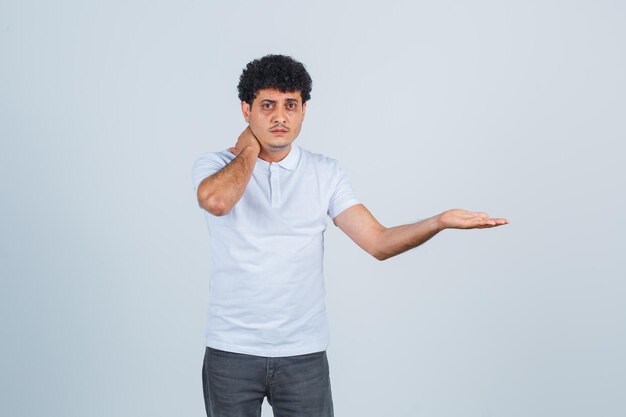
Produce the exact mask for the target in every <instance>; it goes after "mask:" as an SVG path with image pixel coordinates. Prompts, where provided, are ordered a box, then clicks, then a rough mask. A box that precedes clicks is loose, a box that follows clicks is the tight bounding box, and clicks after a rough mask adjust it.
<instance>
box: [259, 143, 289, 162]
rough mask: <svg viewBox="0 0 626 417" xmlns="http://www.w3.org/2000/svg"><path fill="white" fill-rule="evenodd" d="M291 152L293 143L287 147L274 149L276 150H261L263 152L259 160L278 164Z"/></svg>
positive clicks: (260, 153)
mask: <svg viewBox="0 0 626 417" xmlns="http://www.w3.org/2000/svg"><path fill="white" fill-rule="evenodd" d="M290 151H291V143H290V144H289V145H287V146H284V147H280V148H274V149H266V148H263V147H262V148H261V152H259V156H258V157H259V159H262V160H264V161H267V162H278V161H282V160H283V159H284V158H285V157H286V156H287V155H288V154H289V152H290Z"/></svg>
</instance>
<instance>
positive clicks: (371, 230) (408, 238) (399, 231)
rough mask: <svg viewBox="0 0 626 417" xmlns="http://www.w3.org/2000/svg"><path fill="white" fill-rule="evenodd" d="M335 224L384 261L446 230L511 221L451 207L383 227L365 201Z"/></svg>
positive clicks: (340, 215) (335, 219)
mask: <svg viewBox="0 0 626 417" xmlns="http://www.w3.org/2000/svg"><path fill="white" fill-rule="evenodd" d="M333 221H334V223H335V225H336V226H337V227H339V228H340V229H341V230H342V231H343V232H344V233H345V234H346V235H348V236H349V237H350V239H352V240H353V241H354V242H355V243H356V244H357V245H359V246H360V247H361V248H363V249H364V250H365V251H366V252H367V253H369V254H370V255H372V256H373V257H375V258H376V259H378V260H379V261H383V260H385V259H388V258H391V257H393V256H396V255H398V254H400V253H402V252H406V251H407V250H409V249H412V248H415V247H417V246H419V245H421V244H422V243H424V242H426V241H427V240H428V239H430V238H431V237H433V236H435V235H436V234H437V233H439V232H441V231H442V230H444V229H485V228H489V227H497V226H501V225H504V224H508V223H509V221H508V220H507V219H504V218H492V217H489V215H488V214H487V213H483V212H472V211H467V210H463V209H452V210H447V211H444V212H443V213H440V214H437V215H435V216H432V217H429V218H427V219H424V220H421V221H419V222H417V223H412V224H405V225H401V226H395V227H389V228H387V227H384V226H383V225H381V224H380V223H379V222H378V221H377V220H376V218H374V216H373V215H372V213H370V211H369V210H368V209H367V208H366V207H365V206H364V205H363V204H355V205H354V206H352V207H350V208H348V209H346V210H344V211H343V212H342V213H340V214H339V215H338V216H336V217H335V218H334V219H333Z"/></svg>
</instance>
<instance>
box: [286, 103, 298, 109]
mask: <svg viewBox="0 0 626 417" xmlns="http://www.w3.org/2000/svg"><path fill="white" fill-rule="evenodd" d="M287 107H289V108H290V109H295V108H296V107H298V106H297V105H296V103H289V104H287Z"/></svg>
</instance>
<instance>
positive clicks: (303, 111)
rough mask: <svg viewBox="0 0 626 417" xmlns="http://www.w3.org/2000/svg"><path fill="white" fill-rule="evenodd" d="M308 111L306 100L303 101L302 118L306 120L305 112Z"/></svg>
mask: <svg viewBox="0 0 626 417" xmlns="http://www.w3.org/2000/svg"><path fill="white" fill-rule="evenodd" d="M305 112H306V101H305V102H304V103H302V120H304V113H305Z"/></svg>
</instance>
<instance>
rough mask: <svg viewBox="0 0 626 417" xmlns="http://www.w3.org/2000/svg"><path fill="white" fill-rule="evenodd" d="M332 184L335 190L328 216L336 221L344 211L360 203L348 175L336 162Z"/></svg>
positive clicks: (333, 190) (332, 193) (332, 194)
mask: <svg viewBox="0 0 626 417" xmlns="http://www.w3.org/2000/svg"><path fill="white" fill-rule="evenodd" d="M331 183H332V184H333V188H332V192H331V197H330V202H329V205H328V215H329V216H330V218H331V219H334V218H335V217H337V216H338V215H339V214H340V213H341V212H342V211H344V210H345V209H347V208H349V207H352V206H353V205H355V204H359V203H360V201H359V200H357V199H356V197H354V193H353V192H352V185H351V184H350V180H349V179H348V175H347V174H346V173H345V171H344V170H343V168H342V167H341V165H340V164H339V162H336V161H335V163H334V165H333V178H332V181H331Z"/></svg>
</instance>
